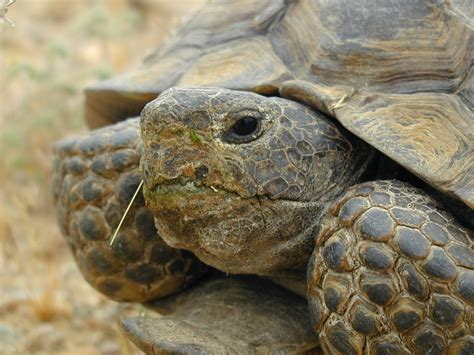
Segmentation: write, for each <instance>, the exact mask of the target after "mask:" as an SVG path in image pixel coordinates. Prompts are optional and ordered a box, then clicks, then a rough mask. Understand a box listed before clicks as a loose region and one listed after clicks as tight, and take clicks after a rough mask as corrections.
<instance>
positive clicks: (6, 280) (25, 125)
mask: <svg viewBox="0 0 474 355" xmlns="http://www.w3.org/2000/svg"><path fill="white" fill-rule="evenodd" d="M202 2H203V1H202V0H181V1H178V0H174V1H173V0H128V1H127V0H102V1H100V0H17V2H16V3H14V4H12V5H11V6H10V8H9V11H8V14H7V16H8V17H9V18H10V19H11V20H12V21H13V22H14V24H15V28H11V27H10V25H8V24H6V23H2V24H0V26H1V27H0V154H1V156H0V353H1V354H15V353H18V354H28V353H40V354H53V353H56V354H120V353H122V354H134V353H138V351H137V350H136V349H135V348H134V347H133V346H132V345H131V344H129V343H128V342H127V340H126V339H125V338H124V337H123V335H121V333H120V331H119V328H118V326H117V318H118V315H119V314H121V313H122V312H125V313H136V314H138V313H141V312H144V309H143V308H142V307H141V306H140V305H133V304H118V303H115V302H112V301H109V300H108V299H106V298H105V297H104V296H102V295H100V294H99V293H97V292H96V291H94V290H93V289H92V288H91V287H90V286H89V285H88V284H87V283H86V282H85V281H84V280H83V278H82V276H81V275H80V273H79V271H78V270H77V268H76V266H75V264H74V262H73V260H72V257H71V255H70V253H69V250H68V249H67V246H66V244H65V242H64V241H63V239H62V236H61V235H60V232H59V230H58V228H57V226H56V220H55V214H54V208H53V205H52V200H51V194H50V188H49V183H50V178H51V160H52V159H51V146H52V143H53V142H54V141H56V140H58V139H60V138H63V137H65V136H68V135H71V134H80V133H83V132H85V131H86V128H85V124H84V123H83V120H82V115H83V108H82V100H83V97H82V93H81V91H82V89H83V87H84V86H85V85H86V84H87V83H91V82H94V81H96V80H100V79H103V78H107V77H109V76H111V75H112V74H113V73H119V72H122V71H125V70H126V69H127V67H130V66H133V65H134V64H137V63H138V62H139V60H140V59H141V58H142V57H143V56H144V55H145V54H146V53H147V52H149V51H151V50H152V49H153V47H155V46H157V45H158V44H159V43H160V42H161V41H162V40H163V39H165V38H166V37H167V36H169V34H170V33H172V32H173V31H174V30H175V28H176V26H177V25H178V24H179V23H180V22H182V21H185V20H186V18H187V17H188V16H189V15H190V14H191V13H193V12H194V11H196V10H197V9H198V8H199V7H200V6H201V5H202ZM2 3H3V0H0V5H1V4H2Z"/></svg>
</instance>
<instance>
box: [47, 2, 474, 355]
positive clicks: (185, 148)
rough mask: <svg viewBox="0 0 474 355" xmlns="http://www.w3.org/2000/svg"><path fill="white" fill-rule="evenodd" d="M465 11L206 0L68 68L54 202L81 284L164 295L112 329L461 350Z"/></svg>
mask: <svg viewBox="0 0 474 355" xmlns="http://www.w3.org/2000/svg"><path fill="white" fill-rule="evenodd" d="M473 11H474V8H473V7H472V4H470V3H469V2H461V1H450V2H445V1H438V0H410V1H398V2H392V1H388V0H377V1H376V0H364V1H362V0H352V1H345V0H338V1H324V0H307V1H304V0H301V1H273V0H266V1H250V0H248V1H247V0H246V1H238V2H230V3H229V2H225V1H211V2H210V3H209V4H208V5H206V6H205V7H203V9H202V10H201V11H200V12H199V13H198V14H197V15H196V16H194V17H193V18H192V19H191V20H190V21H189V22H188V23H187V24H185V25H184V26H183V27H182V28H181V29H180V30H179V31H178V32H177V33H176V35H175V36H174V37H173V38H172V39H171V40H170V41H169V42H168V44H167V45H165V46H164V47H162V48H160V49H158V50H157V51H156V52H154V53H152V54H151V55H149V56H148V57H147V58H146V59H145V60H144V62H143V64H142V65H141V67H139V68H138V69H137V70H134V71H131V72H129V73H126V74H124V75H122V76H119V77H117V78H113V79H109V80H107V81H105V82H101V83H98V84H95V85H92V86H91V87H89V88H87V89H86V91H85V94H86V120H87V122H88V124H89V126H90V127H91V128H94V130H93V131H91V132H90V133H89V134H88V135H86V136H84V137H79V138H70V139H66V140H64V141H61V142H60V143H58V144H57V145H56V146H55V154H56V160H55V176H54V180H53V190H54V197H55V201H56V205H57V215H58V221H59V225H60V228H61V231H62V233H63V234H64V236H65V237H66V240H67V242H68V244H69V245H70V247H71V249H72V251H73V255H74V257H75V259H76V261H77V264H78V266H79V268H80V270H81V272H82V273H83V275H84V277H85V278H86V279H87V281H89V282H90V283H91V284H92V285H93V286H94V287H95V288H97V289H98V290H99V291H101V292H102V293H104V294H106V295H107V296H109V297H111V298H112V299H115V300H118V301H129V302H130V301H133V302H144V303H145V304H146V305H147V306H148V307H151V308H152V309H154V310H156V311H157V312H159V313H161V314H165V316H163V317H160V318H148V317H145V318H143V317H136V318H126V319H124V320H123V321H122V327H123V328H124V330H125V332H126V333H127V334H128V335H129V336H130V338H131V339H132V340H133V341H134V342H135V343H136V344H137V345H138V346H139V347H140V348H141V349H142V350H144V351H146V352H149V353H170V352H171V353H249V354H251V353H304V352H314V351H323V352H324V353H331V354H332V353H339V354H342V353H351V354H362V353H368V354H392V353H394V354H395V353H397V354H405V353H406V354H408V353H419V354H441V353H446V352H448V353H450V354H451V353H452V354H472V353H474V335H473V333H474V322H473V319H474V308H473V306H474V270H473V269H474V248H473V240H474V238H473V236H474V234H473V229H474V226H473V222H472V221H473V220H474V212H473V209H474V115H473V113H472V111H473V102H474V79H473V78H474V76H473V70H472V63H473V58H474V56H473V48H474V39H473V28H474V21H473V18H472V14H473ZM138 115H140V116H141V117H136V116H138ZM142 182H143V191H142V190H140V187H141V183H142ZM136 191H137V196H138V197H137V199H136V200H134V201H133V204H131V208H130V209H127V206H128V205H129V203H130V201H131V200H132V197H133V195H134V194H135V192H136ZM126 210H127V213H125V211H126ZM124 215H125V217H124V220H123V224H121V223H120V222H121V217H122V216H124ZM119 225H120V228H119V230H118V234H117V238H116V239H115V241H114V242H113V243H112V244H111V245H109V241H110V238H111V236H112V234H113V232H114V231H115V230H116V229H117V228H118V226H119ZM241 274H246V276H239V275H241ZM318 344H319V345H320V347H321V348H320V349H319V350H317V349H318V348H317V347H318Z"/></svg>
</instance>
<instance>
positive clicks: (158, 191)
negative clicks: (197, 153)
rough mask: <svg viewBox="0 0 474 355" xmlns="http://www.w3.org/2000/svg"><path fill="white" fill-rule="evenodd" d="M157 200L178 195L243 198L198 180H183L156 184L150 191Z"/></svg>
mask: <svg viewBox="0 0 474 355" xmlns="http://www.w3.org/2000/svg"><path fill="white" fill-rule="evenodd" d="M149 191H150V192H152V193H153V194H154V195H155V196H156V197H157V198H159V197H166V196H169V195H178V194H184V195H186V194H217V193H223V194H233V195H236V196H238V197H241V196H240V195H239V194H238V193H236V192H233V191H228V190H226V189H223V188H222V187H219V186H218V187H216V186H213V185H209V186H207V185H205V184H204V183H203V182H202V181H198V180H181V181H180V182H175V181H169V182H164V183H159V184H155V185H154V186H153V187H152V188H151V189H149Z"/></svg>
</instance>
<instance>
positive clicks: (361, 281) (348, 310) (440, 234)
mask: <svg viewBox="0 0 474 355" xmlns="http://www.w3.org/2000/svg"><path fill="white" fill-rule="evenodd" d="M473 269H474V251H473V234H472V232H470V231H467V230H466V229H464V228H462V227H461V226H460V225H459V224H458V223H457V222H456V220H455V219H454V218H453V217H452V216H450V215H449V214H448V213H446V212H444V211H442V210H441V209H440V206H439V204H437V203H436V202H435V201H434V200H433V199H431V198H430V197H429V196H427V195H426V194H424V193H423V192H422V191H420V190H418V189H415V188H413V187H411V186H409V185H408V184H405V183H401V182H398V181H376V182H369V183H364V184H361V185H357V186H354V187H353V188H351V189H350V191H348V192H347V193H346V194H345V196H343V197H342V198H341V199H340V200H339V201H338V202H337V203H335V205H334V206H333V207H332V208H331V210H330V213H329V215H328V216H327V217H326V221H325V223H324V226H323V228H322V229H321V231H320V233H319V235H318V236H317V238H316V249H315V251H314V253H313V255H312V257H311V260H310V263H309V266H308V283H309V286H308V287H309V288H308V298H309V305H310V313H311V316H312V322H313V327H314V329H315V331H316V332H317V333H318V334H319V336H320V341H321V345H322V347H323V349H324V350H325V352H327V353H331V354H333V353H341V354H342V353H344V354H348V353H349V354H362V353H365V354H409V353H417V354H441V353H445V352H448V353H449V354H474V336H473V332H474V324H473V317H474V308H473V306H474V271H473Z"/></svg>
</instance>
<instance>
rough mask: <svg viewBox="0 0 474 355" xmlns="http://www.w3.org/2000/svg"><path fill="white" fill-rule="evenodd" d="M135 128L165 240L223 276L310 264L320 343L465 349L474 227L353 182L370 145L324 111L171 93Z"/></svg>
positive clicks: (399, 189)
mask: <svg viewBox="0 0 474 355" xmlns="http://www.w3.org/2000/svg"><path fill="white" fill-rule="evenodd" d="M125 125H130V126H134V127H137V122H136V121H128V123H125ZM141 137H142V139H143V152H141V151H140V154H141V162H140V164H141V171H142V176H143V179H144V181H145V185H144V186H145V188H144V196H145V201H146V203H147V207H148V209H149V210H150V211H151V212H152V213H153V215H154V216H155V223H156V225H157V228H158V231H159V234H160V237H161V238H162V239H163V240H164V241H165V242H166V243H167V244H168V245H170V246H171V247H173V248H178V249H186V250H189V251H191V252H192V253H193V254H194V255H196V256H197V257H198V258H199V259H200V260H202V261H204V262H205V263H206V264H208V265H211V266H213V267H215V268H217V269H219V270H222V271H226V272H230V273H252V274H258V275H267V276H278V277H280V278H281V277H283V278H284V277H285V275H294V274H298V273H304V271H305V269H306V268H307V276H308V293H307V296H308V303H309V310H310V314H311V320H312V324H313V328H314V330H315V332H316V334H318V335H319V340H320V342H321V345H322V347H323V349H324V350H325V351H326V352H328V353H354V354H359V353H377V354H382V353H410V352H416V353H433V354H435V353H436V354H437V353H442V352H443V351H449V352H450V353H459V354H462V353H472V350H473V348H474V338H473V336H472V334H473V331H474V329H473V328H472V327H473V325H472V324H473V319H472V317H473V314H474V313H473V312H474V311H473V305H474V272H473V270H472V269H473V268H474V253H473V245H472V240H473V239H472V238H473V236H472V232H471V231H468V230H465V229H464V228H462V227H461V226H460V225H459V224H458V223H457V222H456V220H455V219H454V218H453V217H451V216H450V215H449V214H448V213H446V212H444V211H442V207H441V206H440V205H439V204H438V203H437V202H435V201H434V200H433V199H432V198H431V197H429V196H427V195H426V194H425V193H424V192H423V191H421V190H418V189H415V188H413V187H411V186H409V185H408V184H406V183H401V182H397V181H374V182H367V183H363V184H359V185H357V183H358V180H359V178H360V175H361V174H362V173H363V172H364V171H365V169H366V167H367V163H368V162H369V161H370V159H371V157H372V156H373V151H372V149H370V148H369V147H368V146H367V145H366V144H364V143H363V142H361V141H360V140H358V139H356V138H354V137H352V136H351V135H350V134H349V133H347V132H346V131H345V130H344V129H342V128H341V127H340V126H338V125H337V124H336V123H334V122H333V121H332V120H331V119H330V118H328V117H326V116H324V115H322V114H320V113H317V112H315V111H313V110H310V109H308V108H306V107H305V106H303V105H301V104H298V103H295V102H292V101H289V100H284V99H281V98H275V97H270V98H267V97H263V96H259V95H257V94H253V93H248V92H235V91H230V90H224V89H214V88H209V89H202V88H175V89H170V90H167V91H165V92H164V93H163V94H162V95H160V97H159V98H158V99H156V100H155V101H153V102H151V103H150V104H148V105H147V106H146V107H145V109H144V110H143V112H142V119H141ZM104 144H105V145H107V143H106V142H104ZM76 149H77V147H76ZM58 151H59V153H58V154H59V155H60V156H61V154H63V155H64V154H65V153H64V152H63V151H64V149H63V148H61V147H60V148H59V149H58ZM78 154H79V155H81V154H86V153H78ZM87 154H90V156H92V155H93V153H91V152H89V153H87ZM63 164H64V163H63ZM134 166H135V167H136V165H134ZM70 174H72V173H69V172H66V173H64V174H63V175H61V176H62V180H63V184H64V181H66V180H67V179H68V176H69V175H70ZM60 180H61V179H60ZM351 185H354V186H353V187H351ZM66 191H70V190H67V189H66ZM58 196H59V197H58V199H59V201H61V198H64V197H63V196H62V193H59V194H58ZM70 196H71V195H67V196H66V200H67V199H69V200H71V197H70ZM79 198H80V197H79ZM63 204H64V203H63ZM86 204H87V203H86ZM60 206H61V204H60ZM71 206H72V205H71V204H69V205H68V207H65V208H66V209H67V208H74V207H71ZM63 208H64V207H63ZM99 208H101V207H99ZM72 212H73V211H69V212H68V213H69V215H71V213H72ZM62 213H63V214H64V212H62ZM59 216H60V220H61V218H62V215H61V213H60V214H59ZM63 222H64V220H63ZM66 222H67V223H69V224H70V223H71V222H70V220H67V221H66ZM67 223H66V224H67ZM135 227H136V225H135ZM92 245H94V243H92ZM101 252H103V253H104V255H106V256H104V258H105V259H108V258H109V257H111V256H109V254H110V252H106V251H101ZM106 253H109V254H106ZM311 254H312V255H313V256H312V257H311V259H310V255H311ZM308 260H310V262H309V264H308ZM78 262H79V264H81V262H82V263H85V264H86V265H88V267H94V266H95V263H96V261H94V260H86V261H81V260H80V261H78ZM145 262H148V260H146V261H145ZM87 263H88V264H87ZM123 265H125V267H126V264H123ZM81 269H84V267H81ZM189 271H190V272H191V271H192V270H189Z"/></svg>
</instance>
